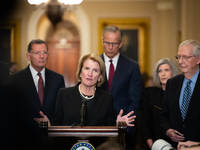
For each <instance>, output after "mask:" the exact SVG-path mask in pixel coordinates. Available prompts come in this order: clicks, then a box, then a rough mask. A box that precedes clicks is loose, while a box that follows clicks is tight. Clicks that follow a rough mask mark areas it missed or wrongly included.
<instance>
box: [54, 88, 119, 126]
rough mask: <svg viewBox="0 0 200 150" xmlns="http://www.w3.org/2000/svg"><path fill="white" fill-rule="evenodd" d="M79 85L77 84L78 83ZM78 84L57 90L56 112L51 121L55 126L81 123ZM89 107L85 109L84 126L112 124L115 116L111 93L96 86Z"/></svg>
mask: <svg viewBox="0 0 200 150" xmlns="http://www.w3.org/2000/svg"><path fill="white" fill-rule="evenodd" d="M78 85H79V84H78ZM78 85H76V86H74V87H70V88H62V89H60V90H59V92H58V98H57V102H56V112H55V115H54V117H53V120H52V122H51V124H52V125H57V126H71V125H72V124H74V123H75V124H76V125H77V124H80V123H81V116H80V110H81V100H82V99H81V97H80V93H79V91H78ZM92 101H93V103H92V106H91V108H90V109H88V110H87V111H86V123H85V125H86V126H112V125H115V122H116V118H115V116H114V111H113V98H112V95H111V94H110V93H108V92H106V91H103V90H101V89H99V88H98V87H97V88H96V92H95V97H94V98H93V99H92Z"/></svg>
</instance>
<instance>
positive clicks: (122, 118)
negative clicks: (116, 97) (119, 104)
mask: <svg viewBox="0 0 200 150" xmlns="http://www.w3.org/2000/svg"><path fill="white" fill-rule="evenodd" d="M133 113H134V111H131V112H129V113H128V114H126V115H124V116H122V114H123V109H121V110H120V112H119V115H118V116H117V120H116V123H117V125H118V122H121V121H122V122H126V124H127V126H131V127H133V126H134V124H131V123H132V122H133V121H135V118H136V116H131V115H132V114H133Z"/></svg>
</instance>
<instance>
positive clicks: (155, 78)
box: [153, 58, 179, 87]
mask: <svg viewBox="0 0 200 150" xmlns="http://www.w3.org/2000/svg"><path fill="white" fill-rule="evenodd" d="M163 64H168V65H169V67H170V69H171V72H172V77H174V76H176V75H178V74H179V71H178V67H177V65H176V64H175V62H174V61H173V60H172V59H170V58H163V59H161V60H159V61H158V62H157V63H156V65H155V69H154V75H153V81H154V84H155V85H156V86H157V87H162V85H161V83H160V78H159V76H158V69H159V67H160V66H161V65H163Z"/></svg>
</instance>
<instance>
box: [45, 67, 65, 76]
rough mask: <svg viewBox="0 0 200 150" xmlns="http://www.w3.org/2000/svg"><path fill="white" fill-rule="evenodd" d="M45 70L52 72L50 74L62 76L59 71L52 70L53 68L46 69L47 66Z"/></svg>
mask: <svg viewBox="0 0 200 150" xmlns="http://www.w3.org/2000/svg"><path fill="white" fill-rule="evenodd" d="M46 72H48V73H49V74H52V75H54V76H60V77H63V76H62V75H61V74H59V73H57V72H55V71H53V70H50V69H48V68H46Z"/></svg>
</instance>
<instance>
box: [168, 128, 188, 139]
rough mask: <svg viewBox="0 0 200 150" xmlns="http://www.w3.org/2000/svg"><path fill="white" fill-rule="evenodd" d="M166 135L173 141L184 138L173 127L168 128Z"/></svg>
mask: <svg viewBox="0 0 200 150" xmlns="http://www.w3.org/2000/svg"><path fill="white" fill-rule="evenodd" d="M167 136H168V137H169V138H170V139H171V140H172V141H174V142H181V141H183V140H184V139H185V137H184V135H183V134H181V133H180V132H178V131H177V130H174V129H168V130H167Z"/></svg>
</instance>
